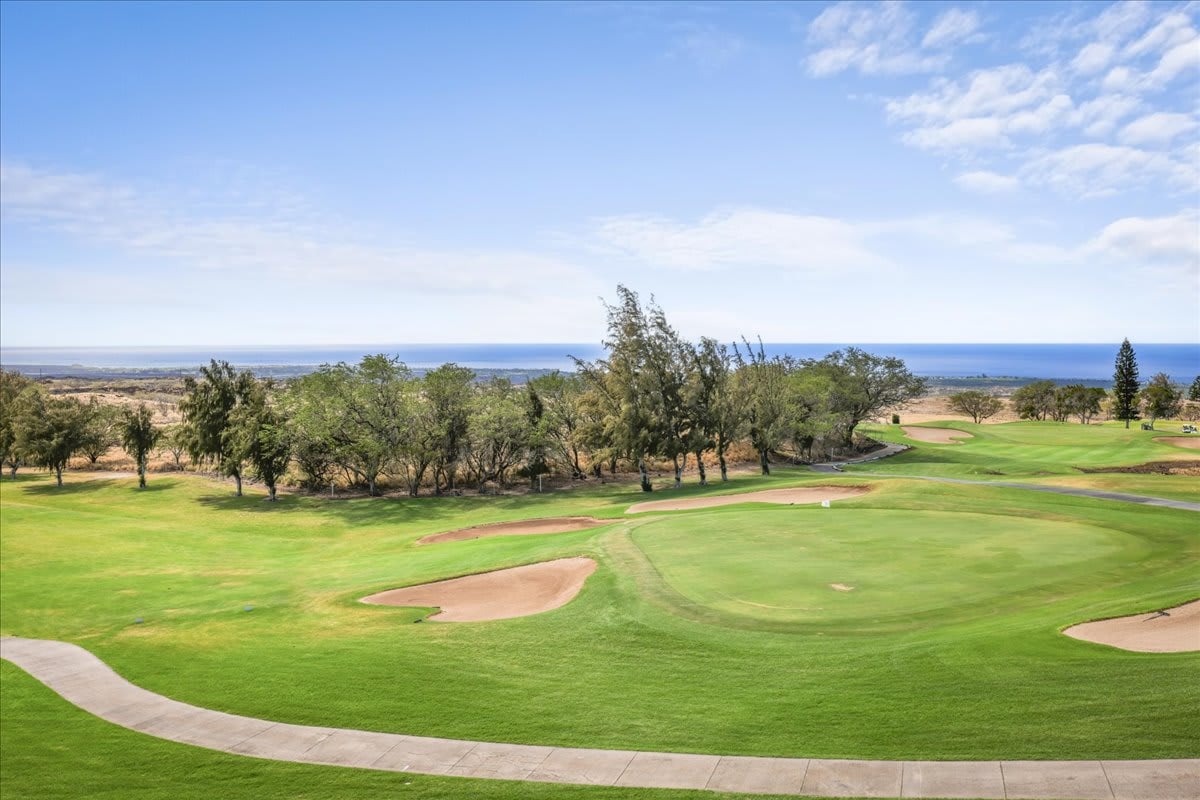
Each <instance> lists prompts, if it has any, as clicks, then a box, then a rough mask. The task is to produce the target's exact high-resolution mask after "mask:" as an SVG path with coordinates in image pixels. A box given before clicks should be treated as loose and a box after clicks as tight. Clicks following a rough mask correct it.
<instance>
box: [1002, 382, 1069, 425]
mask: <svg viewBox="0 0 1200 800" xmlns="http://www.w3.org/2000/svg"><path fill="white" fill-rule="evenodd" d="M1010 402H1011V403H1012V408H1013V411H1015V412H1016V413H1017V416H1019V417H1020V418H1021V419H1036V420H1044V419H1050V418H1052V417H1053V416H1054V412H1055V410H1056V409H1057V407H1058V401H1057V399H1056V397H1055V387H1054V381H1033V382H1032V383H1027V384H1025V385H1024V386H1022V387H1021V388H1020V389H1017V390H1016V391H1015V392H1013V394H1012V397H1011V398H1010Z"/></svg>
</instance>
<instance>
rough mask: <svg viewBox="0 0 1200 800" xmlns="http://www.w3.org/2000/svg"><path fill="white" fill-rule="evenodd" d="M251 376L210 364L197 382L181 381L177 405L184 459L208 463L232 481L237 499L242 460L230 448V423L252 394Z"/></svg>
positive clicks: (222, 364) (223, 363)
mask: <svg viewBox="0 0 1200 800" xmlns="http://www.w3.org/2000/svg"><path fill="white" fill-rule="evenodd" d="M254 386H255V382H254V376H253V375H251V374H250V373H249V372H248V371H243V372H240V373H239V372H235V371H234V369H233V367H232V366H230V365H229V362H227V361H217V360H215V359H214V360H213V361H212V362H211V363H210V364H209V365H208V366H207V367H201V368H200V379H199V380H196V379H195V378H193V377H191V376H190V375H189V376H188V377H186V378H184V379H183V388H184V392H185V396H184V398H183V400H181V401H180V403H179V410H180V411H181V412H182V413H183V424H184V427H185V429H186V431H187V434H186V435H187V441H188V455H190V456H191V458H192V460H193V461H195V462H197V463H199V462H201V461H210V462H211V463H213V464H214V465H215V466H216V468H217V470H218V471H220V473H221V474H222V475H227V476H229V477H231V478H233V479H234V481H235V483H236V486H237V489H236V491H237V496H238V497H241V496H242V470H243V466H244V463H245V462H244V458H243V454H242V451H241V450H240V449H239V448H236V447H233V446H232V436H233V428H232V425H231V423H230V419H231V417H232V416H233V412H234V410H235V409H236V408H237V406H238V404H240V403H243V402H246V400H247V398H248V397H249V395H250V393H251V392H252V391H253V390H254Z"/></svg>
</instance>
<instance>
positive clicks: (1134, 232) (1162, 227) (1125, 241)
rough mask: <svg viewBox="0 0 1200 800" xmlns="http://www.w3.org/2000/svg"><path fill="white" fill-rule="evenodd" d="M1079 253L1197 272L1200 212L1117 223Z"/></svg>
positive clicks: (1183, 212)
mask: <svg viewBox="0 0 1200 800" xmlns="http://www.w3.org/2000/svg"><path fill="white" fill-rule="evenodd" d="M1082 249H1083V251H1084V252H1086V253H1104V254H1107V255H1109V256H1111V257H1113V258H1117V259H1122V260H1127V261H1132V262H1135V263H1142V264H1144V263H1159V262H1167V263H1172V264H1179V265H1182V266H1186V267H1190V268H1191V269H1193V270H1200V209H1194V208H1193V209H1188V210H1185V211H1181V212H1180V213H1178V214H1176V215H1174V216H1170V217H1155V218H1146V217H1125V218H1123V219H1119V220H1116V221H1115V222H1112V223H1110V224H1108V225H1106V226H1105V227H1104V229H1103V230H1102V231H1101V232H1100V234H1099V235H1098V236H1096V237H1095V238H1094V239H1092V240H1090V241H1089V242H1087V243H1086V244H1085V245H1084V246H1083V248H1082Z"/></svg>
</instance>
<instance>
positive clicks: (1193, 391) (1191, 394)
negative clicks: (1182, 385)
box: [1188, 375, 1200, 401]
mask: <svg viewBox="0 0 1200 800" xmlns="http://www.w3.org/2000/svg"><path fill="white" fill-rule="evenodd" d="M1188 400H1193V401H1194V400H1200V375H1197V376H1196V378H1195V380H1193V381H1192V386H1191V388H1190V389H1188Z"/></svg>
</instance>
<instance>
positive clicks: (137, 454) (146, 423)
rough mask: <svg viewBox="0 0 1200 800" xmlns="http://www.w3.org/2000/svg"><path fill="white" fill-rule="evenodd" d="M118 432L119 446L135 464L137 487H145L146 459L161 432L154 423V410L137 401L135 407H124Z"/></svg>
mask: <svg viewBox="0 0 1200 800" xmlns="http://www.w3.org/2000/svg"><path fill="white" fill-rule="evenodd" d="M121 417H122V418H121V423H120V425H119V426H118V433H119V434H120V438H121V447H122V448H124V450H125V452H126V453H128V454H129V457H130V458H132V459H133V460H134V463H136V464H137V474H138V488H139V489H145V488H146V461H147V459H148V458H149V457H150V453H151V452H152V451H153V450H154V445H155V444H157V443H158V439H159V436H160V435H161V434H162V431H160V430H159V429H158V428H157V427H155V425H154V412H153V411H151V410H150V409H149V407H147V406H146V404H145V403H139V404H138V407H137V408H136V409H129V408H127V409H125V411H124V413H123V414H122V415H121Z"/></svg>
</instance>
